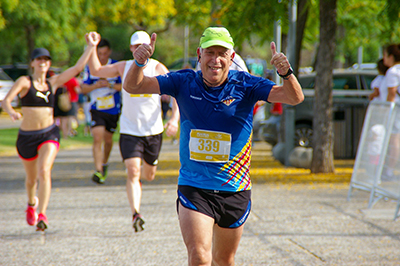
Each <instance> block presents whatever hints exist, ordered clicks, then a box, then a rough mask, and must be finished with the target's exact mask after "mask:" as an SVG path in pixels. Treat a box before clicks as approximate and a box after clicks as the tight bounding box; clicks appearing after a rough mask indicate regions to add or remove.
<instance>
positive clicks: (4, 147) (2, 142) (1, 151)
mask: <svg viewBox="0 0 400 266" xmlns="http://www.w3.org/2000/svg"><path fill="white" fill-rule="evenodd" d="M83 128H84V126H83V125H79V127H78V128H77V131H78V135H77V136H75V137H73V138H68V139H64V138H62V136H61V140H60V150H62V149H75V148H82V147H91V146H92V144H93V138H92V137H91V136H84V135H83ZM60 134H61V135H62V133H61V131H60ZM178 134H179V133H178ZM17 136H18V128H11V129H0V156H14V155H17V148H16V142H17ZM170 139H171V138H170V137H167V136H166V135H165V133H164V135H163V140H164V141H168V140H170ZM113 141H114V143H115V144H117V145H119V144H118V142H119V125H118V127H117V130H116V132H115V133H114V134H113Z"/></svg>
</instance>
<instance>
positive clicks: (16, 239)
mask: <svg viewBox="0 0 400 266" xmlns="http://www.w3.org/2000/svg"><path fill="white" fill-rule="evenodd" d="M116 146H117V145H116ZM262 148H265V147H264V146H263V145H260V146H258V145H257V144H256V145H255V149H254V150H255V152H254V154H256V155H257V150H258V149H262ZM259 152H261V154H264V153H265V154H264V156H265V161H267V160H270V161H271V162H270V163H269V164H267V163H266V164H265V168H266V169H265V170H268V169H267V168H268V167H270V165H271V164H273V168H272V169H275V170H274V171H272V172H271V171H265V172H262V173H261V174H259V177H258V178H256V179H255V182H254V185H253V190H252V202H253V204H252V212H251V214H250V217H249V219H248V221H247V223H246V224H245V229H244V233H243V237H242V240H241V243H240V246H239V250H238V252H237V255H236V265H400V224H399V222H398V221H393V217H394V212H395V207H396V203H395V202H393V201H383V200H382V201H380V202H378V203H377V204H376V206H374V208H372V209H367V204H368V196H369V194H368V193H366V192H362V191H356V192H355V193H354V196H353V197H352V199H351V200H350V201H347V200H346V197H347V192H348V188H349V184H348V182H347V181H346V180H342V181H341V182H329V180H331V179H326V182H324V181H323V179H321V180H320V181H319V182H310V181H307V180H308V179H307V178H308V175H307V174H303V175H300V176H297V177H296V178H297V179H298V182H293V181H290V180H293V179H282V180H280V181H279V182H277V179H276V178H274V176H275V175H278V174H277V173H278V172H280V173H282V172H285V171H286V172H287V173H289V172H290V171H292V172H293V171H294V170H293V169H288V168H285V167H283V166H278V165H279V164H276V163H273V159H272V158H270V155H269V154H270V153H269V152H268V151H263V150H261V151H259ZM161 154H162V155H161V157H160V163H161V162H164V166H161V167H160V174H158V175H157V177H156V180H155V181H154V182H152V183H149V182H143V199H142V210H141V212H142V214H143V215H144V217H145V220H146V229H145V230H144V231H143V232H141V233H134V231H133V229H132V227H131V213H130V208H129V205H128V201H127V199H126V192H125V186H124V184H125V178H124V177H125V171H124V167H123V164H122V162H121V159H120V155H119V151H118V147H115V148H114V149H113V152H112V155H111V165H110V177H109V178H108V179H107V181H106V184H105V185H102V186H100V185H96V184H94V183H93V182H92V181H91V180H90V175H91V173H92V170H93V164H92V157H91V151H90V148H83V149H78V150H62V151H60V152H59V154H58V156H57V159H56V162H55V164H54V168H53V171H52V179H53V188H52V195H51V199H50V204H49V208H48V211H47V215H48V219H49V229H48V230H47V231H46V232H45V233H42V232H36V231H35V228H34V227H30V226H28V225H27V224H26V222H25V212H24V211H25V207H26V193H25V190H24V170H23V167H22V164H21V162H20V160H19V158H18V157H16V156H11V157H0V195H1V196H0V265H41V266H42V265H187V256H186V249H185V246H184V244H183V241H182V238H181V234H180V229H179V224H178V218H177V214H176V210H175V200H176V168H177V164H179V162H178V161H177V157H178V152H177V146H176V145H172V144H171V143H164V145H163V148H162V152H161ZM259 156H260V158H262V156H261V155H259ZM268 158H269V159H268ZM257 167H258V168H259V169H262V168H263V166H262V164H260V163H259V162H258V166H257ZM279 167H280V168H279ZM279 169H280V170H279ZM274 172H275V173H276V174H274ZM292 172H290V173H292ZM263 175H264V178H262V177H263ZM260 176H261V177H260ZM302 178H304V179H305V180H306V181H305V182H300V179H302Z"/></svg>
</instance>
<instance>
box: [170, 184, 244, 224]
mask: <svg viewBox="0 0 400 266" xmlns="http://www.w3.org/2000/svg"><path fill="white" fill-rule="evenodd" d="M179 202H180V203H181V205H182V206H183V207H185V208H188V209H191V210H195V211H198V212H200V213H202V214H205V215H207V216H210V217H211V218H213V219H214V220H215V223H216V224H218V225H219V226H220V227H223V228H237V227H239V226H241V225H242V224H244V222H245V221H246V220H247V217H249V214H250V210H251V190H244V191H239V192H222V191H212V190H205V189H200V188H195V187H191V186H178V199H177V207H179ZM178 210H179V209H178Z"/></svg>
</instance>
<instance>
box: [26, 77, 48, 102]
mask: <svg viewBox="0 0 400 266" xmlns="http://www.w3.org/2000/svg"><path fill="white" fill-rule="evenodd" d="M29 78H30V80H31V86H30V88H29V90H28V93H27V94H26V95H25V96H24V97H22V98H21V106H40V107H52V108H53V107H54V94H53V92H52V90H51V85H50V82H49V81H48V80H46V83H47V86H48V88H49V89H48V90H47V91H38V90H37V89H36V88H35V87H34V86H33V81H32V77H31V76H29Z"/></svg>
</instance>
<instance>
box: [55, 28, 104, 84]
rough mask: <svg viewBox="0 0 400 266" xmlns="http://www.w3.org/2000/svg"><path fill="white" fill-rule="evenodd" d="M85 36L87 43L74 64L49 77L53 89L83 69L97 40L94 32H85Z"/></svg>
mask: <svg viewBox="0 0 400 266" xmlns="http://www.w3.org/2000/svg"><path fill="white" fill-rule="evenodd" d="M85 38H86V41H87V43H88V45H87V47H86V49H85V51H84V52H83V54H82V55H81V57H80V58H79V60H78V61H77V62H76V64H75V65H74V66H72V67H70V68H68V69H67V70H65V71H63V72H62V73H61V74H59V75H54V76H52V77H51V78H50V79H49V81H50V83H51V85H52V87H53V89H54V90H56V89H57V88H58V87H60V86H61V85H63V84H64V83H65V82H67V81H68V80H70V79H72V78H73V77H75V76H76V75H78V74H79V73H80V72H81V71H82V70H83V69H84V67H85V65H86V64H87V62H88V60H89V57H90V55H91V54H92V52H93V51H94V50H95V48H96V46H95V45H94V43H95V42H96V41H97V40H96V38H97V35H96V34H95V32H90V33H86V35H85Z"/></svg>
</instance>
